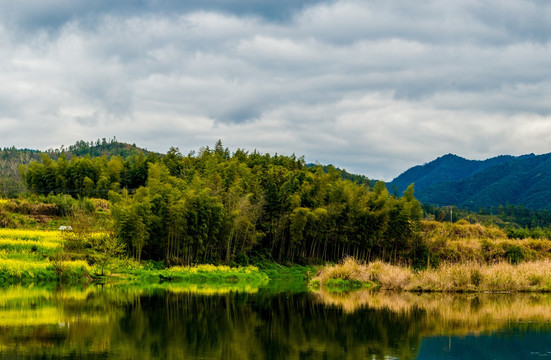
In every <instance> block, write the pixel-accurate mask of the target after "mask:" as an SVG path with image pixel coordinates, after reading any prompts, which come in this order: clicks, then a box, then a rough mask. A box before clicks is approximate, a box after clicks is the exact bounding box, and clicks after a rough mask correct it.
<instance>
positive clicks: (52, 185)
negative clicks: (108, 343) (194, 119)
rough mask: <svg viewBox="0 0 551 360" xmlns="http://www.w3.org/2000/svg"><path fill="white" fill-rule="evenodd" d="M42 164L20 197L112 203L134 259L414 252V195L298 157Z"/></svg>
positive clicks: (317, 257) (207, 151)
mask: <svg viewBox="0 0 551 360" xmlns="http://www.w3.org/2000/svg"><path fill="white" fill-rule="evenodd" d="M41 156H42V158H41V161H40V162H39V161H32V162H30V164H29V165H28V166H24V165H23V166H21V169H20V170H21V175H22V178H23V179H24V182H25V184H26V186H27V188H28V189H29V190H30V191H31V192H33V193H36V194H42V195H48V194H53V195H56V194H70V195H72V196H73V197H97V198H105V199H109V202H110V209H111V214H112V218H113V230H114V232H115V234H116V236H117V237H118V238H119V239H120V240H121V241H122V242H123V243H124V244H125V245H126V249H127V251H128V254H129V255H131V256H133V257H134V258H136V259H138V260H141V259H153V260H162V261H165V262H166V263H167V264H192V263H200V262H215V263H221V262H225V263H239V264H247V263H248V262H249V259H250V258H251V257H254V258H256V259H267V260H276V261H278V262H299V263H301V262H312V261H337V260H340V259H341V258H343V257H344V256H347V255H352V256H355V257H356V258H359V259H365V260H373V259H383V260H387V261H394V262H396V261H398V260H400V259H411V258H413V257H415V254H416V253H418V252H419V246H418V235H417V229H418V226H419V221H420V220H421V217H422V210H421V205H420V203H419V202H418V201H417V200H416V199H415V197H414V195H413V186H410V187H408V188H407V189H406V191H405V192H404V196H402V197H397V196H395V195H391V194H389V193H388V191H387V189H386V186H385V184H384V183H383V182H377V183H376V184H374V185H373V186H372V184H373V182H371V181H368V180H367V179H365V178H363V177H360V178H357V179H356V178H354V177H350V176H347V174H346V173H344V172H343V171H341V170H338V169H336V168H334V167H332V166H325V167H324V166H321V165H307V164H305V162H304V160H303V158H297V157H296V156H295V155H291V156H282V155H277V154H276V155H273V156H272V155H270V154H261V153H259V152H257V151H253V152H251V153H249V152H248V151H245V150H242V149H238V150H236V151H235V152H234V153H233V154H230V151H229V150H228V149H227V148H224V147H223V145H222V143H221V142H220V141H218V142H217V143H216V145H215V146H214V148H212V149H211V148H209V147H203V148H201V149H200V150H199V151H198V152H197V154H195V153H190V154H188V155H186V156H184V155H182V154H181V153H180V151H179V150H178V148H174V147H173V148H170V150H169V151H168V153H167V154H166V155H159V154H155V153H148V154H147V155H146V154H144V153H137V154H136V153H135V154H132V155H130V156H127V157H126V158H123V157H122V156H117V155H115V156H110V157H108V156H106V155H104V156H95V157H92V156H90V155H87V156H84V157H78V156H73V157H71V159H70V160H68V159H67V157H66V156H65V155H64V154H63V153H62V154H61V155H59V156H58V157H57V159H56V160H54V159H52V157H50V156H49V155H48V154H41ZM412 256H413V257H412Z"/></svg>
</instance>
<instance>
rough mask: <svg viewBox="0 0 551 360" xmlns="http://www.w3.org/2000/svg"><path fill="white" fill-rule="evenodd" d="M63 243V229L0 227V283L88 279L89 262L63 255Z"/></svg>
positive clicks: (80, 280) (64, 281) (73, 281)
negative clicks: (43, 229)
mask: <svg viewBox="0 0 551 360" xmlns="http://www.w3.org/2000/svg"><path fill="white" fill-rule="evenodd" d="M63 242H64V240H63V236H62V235H61V233H60V232H59V231H38V230H14V229H0V285H2V284H17V283H21V284H28V283H38V284H43V283H58V282H62V283H79V282H85V281H88V279H89V274H90V273H91V268H90V266H89V265H88V263H87V262H85V261H83V260H71V259H68V258H64V257H63V256H60V254H61V253H62V251H63Z"/></svg>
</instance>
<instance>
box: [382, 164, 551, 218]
mask: <svg viewBox="0 0 551 360" xmlns="http://www.w3.org/2000/svg"><path fill="white" fill-rule="evenodd" d="M405 183H415V195H416V197H417V198H418V199H419V200H420V201H421V202H422V203H425V204H433V205H456V206H459V207H463V208H467V209H471V210H477V209H478V208H481V207H497V206H499V205H506V204H512V205H524V206H525V207H526V208H528V209H536V210H551V154H544V155H534V154H530V155H523V156H519V157H513V156H499V157H495V158H491V159H488V160H484V161H473V160H467V159H463V158H461V157H458V156H455V155H446V156H443V157H440V158H438V159H436V160H434V161H432V162H430V163H428V164H425V165H423V166H416V167H414V168H411V169H409V170H407V171H406V172H404V173H403V174H402V175H400V176H398V177H397V178H396V179H394V180H393V181H392V182H391V183H390V186H393V185H395V186H396V187H398V189H402V188H403V186H404V185H403V184H405Z"/></svg>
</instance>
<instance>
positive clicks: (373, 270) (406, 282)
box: [311, 258, 551, 292]
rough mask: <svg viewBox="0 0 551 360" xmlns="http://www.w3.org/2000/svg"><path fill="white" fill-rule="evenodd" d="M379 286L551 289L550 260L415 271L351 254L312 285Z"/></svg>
mask: <svg viewBox="0 0 551 360" xmlns="http://www.w3.org/2000/svg"><path fill="white" fill-rule="evenodd" d="M335 281H339V282H340V283H341V285H342V286H346V285H348V286H350V287H353V286H355V287H358V286H368V287H377V288H380V289H385V290H404V291H420V292H548V291H551V261H550V260H538V261H530V262H523V263H521V264H517V265H513V264H510V263H506V262H499V263H495V264H490V265H486V264H480V263H476V262H470V263H463V264H448V263H446V264H442V265H440V266H439V267H438V268H432V269H427V270H421V271H414V270H412V269H411V268H409V267H402V266H394V265H390V264H386V263H383V262H380V261H376V262H372V263H369V264H362V263H359V262H357V261H355V260H354V259H352V258H348V259H346V260H344V261H343V262H342V263H341V264H337V265H332V266H327V267H325V268H323V269H322V270H321V271H320V272H319V273H318V274H317V275H316V277H314V279H313V280H312V281H311V285H312V286H314V287H318V286H321V287H323V286H327V284H329V286H328V287H329V288H330V287H331V284H332V282H335Z"/></svg>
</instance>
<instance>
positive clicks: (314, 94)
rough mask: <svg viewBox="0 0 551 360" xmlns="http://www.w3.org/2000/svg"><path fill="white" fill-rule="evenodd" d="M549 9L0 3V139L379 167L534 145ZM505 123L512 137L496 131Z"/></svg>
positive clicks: (549, 93)
mask: <svg viewBox="0 0 551 360" xmlns="http://www.w3.org/2000/svg"><path fill="white" fill-rule="evenodd" d="M251 4H253V5H251ZM492 10H493V11H492ZM550 11H551V4H548V3H546V2H541V1H537V0H534V1H529V0H507V1H500V2H499V1H497V0H495V1H494V0H489V1H485V2H479V1H475V0H460V1H453V2H442V1H436V0H430V1H424V2H422V3H419V2H407V1H398V0H389V1H373V2H365V1H360V0H341V1H314V0H312V1H309V0H304V1H291V0H289V1H283V2H282V1H275V0H273V1H272V0H270V1H263V2H254V3H253V2H250V1H245V0H233V1H226V0H224V1H223V0H219V1H199V0H197V1H189V2H187V1H186V2H183V1H176V0H174V1H167V2H162V3H161V2H160V1H146V0H142V1H139V2H126V1H118V2H117V1H115V2H113V1H109V2H108V1H103V0H102V1H98V2H84V1H76V2H75V1H68V0H49V1H44V2H40V4H37V3H36V2H34V1H33V2H31V1H30V0H27V1H22V2H18V5H15V3H13V2H2V1H0V81H1V82H2V83H3V84H9V87H4V88H3V89H2V90H0V106H1V108H0V129H5V131H6V132H4V131H2V132H1V133H0V146H2V145H4V144H5V145H6V146H11V145H16V146H21V147H35V146H42V145H44V146H46V145H47V146H58V145H59V144H62V143H63V144H70V143H72V142H74V141H75V140H77V139H81V138H84V139H90V138H96V137H99V138H101V137H106V136H113V135H116V136H117V137H118V138H119V139H121V140H125V141H129V142H135V143H136V144H138V145H142V144H143V146H145V147H147V148H149V149H152V150H157V151H166V150H167V148H168V147H169V146H170V145H175V146H180V148H181V150H182V151H183V152H186V151H189V150H192V149H196V148H197V147H199V146H201V145H205V144H211V143H214V141H216V140H217V139H218V138H221V139H222V140H223V141H224V142H225V144H226V145H227V146H230V147H231V148H234V149H235V148H237V147H245V148H248V149H252V148H257V149H259V150H260V151H269V152H272V153H273V152H278V153H290V152H295V153H297V154H305V155H306V158H307V160H309V161H312V162H313V161H316V160H317V161H320V162H322V163H333V164H335V165H337V166H340V167H345V168H347V169H349V170H353V171H356V172H360V173H365V174H367V175H369V176H372V177H382V178H385V179H390V178H392V177H393V176H395V175H397V173H398V172H400V171H403V170H405V168H406V166H411V165H415V164H417V163H420V162H421V163H422V162H425V161H430V160H431V159H433V158H435V157H437V156H439V155H442V154H444V153H448V152H456V153H458V154H460V155H463V156H472V157H477V158H481V157H484V156H494V155H497V154H499V153H506V152H508V153H518V152H522V151H528V150H529V151H528V152H546V151H549V150H548V148H547V145H546V142H544V141H542V140H541V139H542V138H541V136H539V135H538V134H542V133H544V134H547V133H548V132H547V131H548V128H547V127H545V124H546V122H548V121H549V122H551V118H550V116H549V114H551V103H549V101H548V99H549V98H551V86H550V85H549V83H550V82H549V80H550V77H551V73H550V72H549V70H548V59H549V58H551V44H550V39H549V36H550V35H549V34H551V29H550V27H551V25H550V23H549V22H548V21H546V19H547V18H549V17H550V16H549V15H551V14H550ZM22 34H24V35H22ZM521 119H524V120H525V121H526V124H527V125H526V129H527V130H525V131H521V132H519V131H516V132H515V134H516V135H517V136H520V137H521V138H520V139H518V138H515V137H514V136H513V135H511V133H510V132H509V131H508V129H510V128H511V126H518V125H519V123H521ZM14 122H15V123H14ZM17 124H19V125H17ZM18 126H19V128H18ZM28 127H31V128H32V129H31V130H30V132H28V133H27V132H26V130H25V131H23V130H22V129H25V128H28ZM18 129H19V130H18ZM534 129H536V130H534ZM18 131H19V132H20V133H23V132H25V136H22V135H20V134H18ZM27 134H28V135H27ZM45 136H47V137H48V140H45V139H44V137H45ZM125 136H126V137H127V138H125ZM50 139H51V140H50ZM534 139H537V141H536V140H534ZM25 141H27V143H25ZM29 141H31V142H30V143H29ZM50 143H51V144H50ZM56 144H57V145H56ZM526 144H528V145H526ZM530 145H532V148H531V150H530Z"/></svg>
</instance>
